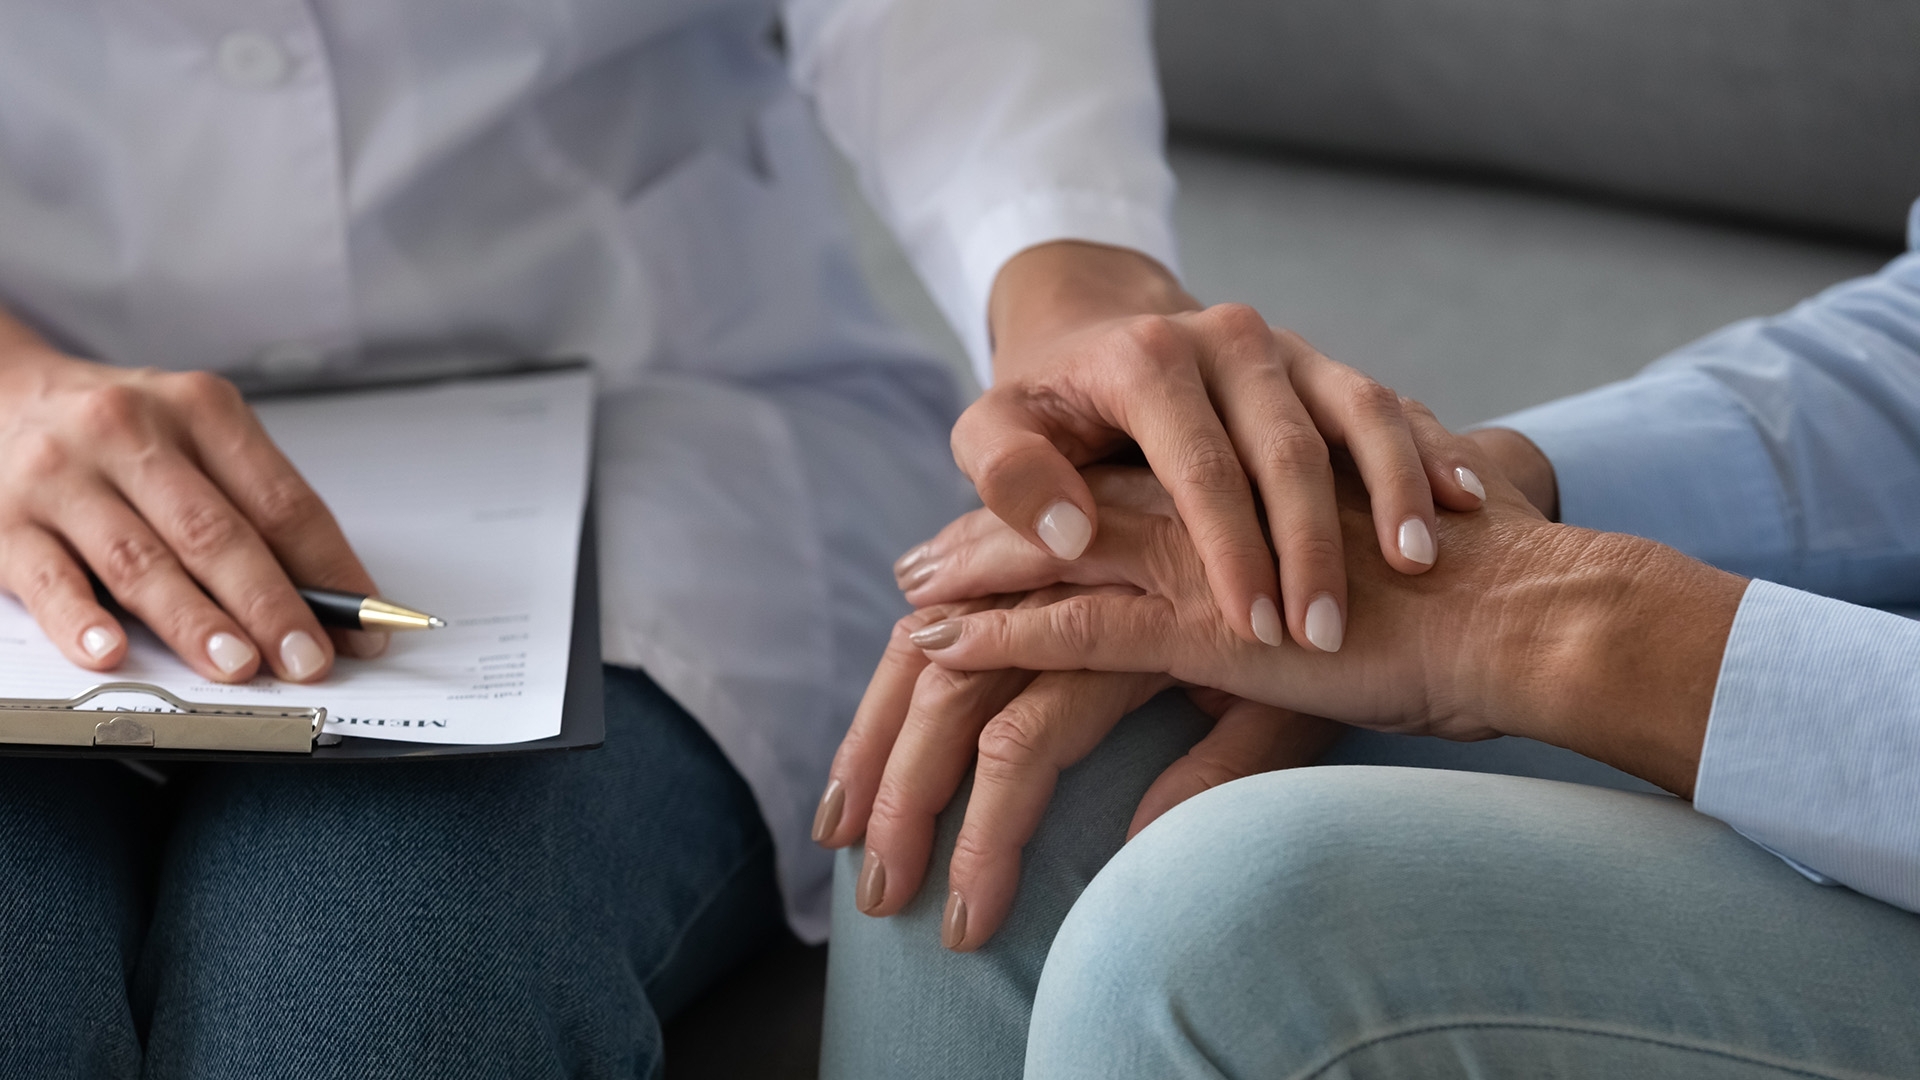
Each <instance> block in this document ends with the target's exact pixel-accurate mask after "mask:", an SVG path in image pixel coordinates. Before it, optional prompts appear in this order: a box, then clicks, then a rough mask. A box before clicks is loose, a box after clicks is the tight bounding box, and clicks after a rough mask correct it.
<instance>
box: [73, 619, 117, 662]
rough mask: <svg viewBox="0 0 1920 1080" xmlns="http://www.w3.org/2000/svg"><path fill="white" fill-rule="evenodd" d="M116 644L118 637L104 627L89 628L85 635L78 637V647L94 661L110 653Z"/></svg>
mask: <svg viewBox="0 0 1920 1080" xmlns="http://www.w3.org/2000/svg"><path fill="white" fill-rule="evenodd" d="M118 644H120V635H119V634H116V633H114V632H113V631H111V630H109V629H107V628H106V627H104V626H90V627H88V628H87V632H86V633H84V634H81V635H80V647H81V648H82V649H85V650H86V651H87V655H88V656H91V657H93V658H94V659H95V660H98V659H100V658H101V657H103V656H105V655H107V654H108V653H110V652H112V651H113V647H114V646H115V645H118Z"/></svg>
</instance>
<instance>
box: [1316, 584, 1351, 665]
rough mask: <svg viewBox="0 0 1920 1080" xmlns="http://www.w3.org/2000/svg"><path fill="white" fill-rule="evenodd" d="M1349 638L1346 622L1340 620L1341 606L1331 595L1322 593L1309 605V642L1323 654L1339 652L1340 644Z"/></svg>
mask: <svg viewBox="0 0 1920 1080" xmlns="http://www.w3.org/2000/svg"><path fill="white" fill-rule="evenodd" d="M1346 636H1347V627H1346V622H1345V620H1343V619H1341V618H1340V605H1339V604H1338V603H1336V602H1335V601H1334V599H1333V596H1332V595H1331V594H1329V593H1321V594H1320V595H1319V596H1316V597H1314V598H1313V603H1311V604H1308V605H1307V641H1309V642H1311V643H1312V645H1313V647H1314V648H1316V649H1319V650H1320V651H1321V652H1329V653H1332V652H1339V651H1340V642H1341V641H1343V640H1344V639H1345V638H1346Z"/></svg>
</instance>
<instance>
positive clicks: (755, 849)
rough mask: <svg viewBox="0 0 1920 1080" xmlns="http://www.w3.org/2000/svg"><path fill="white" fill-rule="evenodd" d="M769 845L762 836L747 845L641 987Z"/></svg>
mask: <svg viewBox="0 0 1920 1080" xmlns="http://www.w3.org/2000/svg"><path fill="white" fill-rule="evenodd" d="M770 847H772V842H771V841H769V840H768V839H767V838H766V837H764V836H763V837H761V838H759V839H758V840H755V841H754V842H753V846H752V847H749V848H748V849H747V850H746V852H745V854H743V855H741V856H740V858H739V859H738V860H736V861H735V862H734V864H733V865H732V866H731V867H729V868H728V869H727V872H726V873H724V874H722V875H720V883H719V884H717V885H715V886H714V887H713V889H712V891H710V892H708V893H707V895H706V898H705V899H703V900H701V901H700V903H699V904H698V905H697V906H696V907H695V908H694V909H693V911H692V912H691V913H690V914H689V915H688V916H687V918H686V919H685V921H683V922H682V923H681V924H680V929H679V930H678V931H677V932H676V933H675V934H674V935H673V943H672V944H671V945H670V946H668V948H667V950H666V952H664V953H662V954H661V957H662V958H661V960H660V962H659V963H658V964H655V965H654V966H653V970H652V971H649V972H647V974H646V977H644V978H642V979H641V980H640V985H641V986H642V987H647V986H652V985H653V980H655V979H657V978H659V977H660V973H661V972H663V971H665V970H667V968H668V966H669V965H671V964H672V963H673V962H674V961H675V960H676V959H678V958H679V956H680V946H681V945H683V944H685V943H686V940H687V934H688V933H689V932H690V931H691V930H692V929H693V928H694V927H696V926H698V925H700V918H701V916H703V915H705V914H706V913H707V909H709V908H711V907H713V905H714V903H715V901H717V900H719V899H720V896H721V894H722V893H724V892H726V891H727V885H728V884H729V883H731V882H732V881H733V879H734V878H736V877H739V876H740V872H741V871H742V870H745V869H746V868H747V867H748V866H749V865H750V864H752V862H753V860H754V859H755V858H756V857H758V856H759V855H761V854H763V853H765V852H766V851H767V850H768V849H769V848H770Z"/></svg>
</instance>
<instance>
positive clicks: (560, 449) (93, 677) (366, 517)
mask: <svg viewBox="0 0 1920 1080" xmlns="http://www.w3.org/2000/svg"><path fill="white" fill-rule="evenodd" d="M592 409H593V392H592V377H591V376H590V375H589V374H588V373H587V372H585V371H568V372H559V373H553V374H544V375H522V376H514V377H504V378H491V379H479V380H475V381H472V382H456V383H448V384H442V385H436V386H428V387H421V388H411V389H399V390H381V391H377V392H365V393H350V394H342V395H333V396H327V397H305V398H290V399H283V400H272V401H266V402H262V403H260V404H259V405H257V406H256V407H255V411H256V412H257V413H258V414H259V416H260V420H261V422H262V423H264V424H265V425H266V428H267V430H268V432H269V433H271V434H272V436H273V438H274V441H275V442H277V443H278V444H279V445H280V448H281V449H282V450H284V451H285V452H286V454H287V456H288V457H289V458H291V459H292V460H293V463H294V465H296V466H297V467H298V468H299V469H300V472H301V474H302V475H304V476H305V477H306V479H307V481H308V483H310V484H312V485H313V488H314V490H315V491H317V492H319V494H320V497H321V498H323V499H325V500H326V502H327V505H328V506H329V507H331V508H332V510H333V513H334V516H335V517H336V518H338V519H339V521H340V526H341V528H343V529H344V530H345V531H346V534H347V539H348V541H349V542H351V543H352V545H353V548H354V551H355V552H357V553H358V554H359V556H360V559H361V561H362V562H364V563H365V564H366V566H367V569H368V570H369V571H370V572H371V573H372V574H373V578H374V580H375V581H376V582H378V583H379V586H380V588H381V591H382V595H383V596H384V597H385V598H387V599H391V600H393V601H394V602H396V603H400V604H405V605H407V606H409V607H413V608H417V609H419V610H422V611H426V612H429V613H431V614H434V615H438V616H440V617H441V618H443V619H446V620H447V622H448V623H449V626H448V627H447V629H444V630H430V631H420V632H412V633H398V634H394V635H393V645H392V647H391V648H390V649H388V650H387V654H386V655H385V656H383V657H380V658H379V659H376V660H354V659H349V658H347V657H345V656H342V657H340V658H339V659H338V660H337V661H336V662H335V664H334V669H333V673H332V674H331V675H330V676H329V677H328V678H327V680H326V681H325V682H322V683H318V684H308V685H299V684H292V683H283V682H280V681H278V680H276V679H273V678H271V677H261V678H258V679H255V680H254V681H253V682H251V683H247V684H243V685H239V686H225V685H221V684H219V683H211V682H207V681H206V680H204V679H202V678H200V676H199V675H197V674H195V673H194V672H193V670H192V669H190V668H188V667H187V666H186V665H185V664H182V663H181V662H180V661H179V660H178V659H176V658H175V657H174V655H173V653H172V652H171V651H170V650H168V649H167V648H166V646H164V645H162V644H161V643H160V641H159V639H157V638H155V637H154V636H153V635H152V634H150V633H149V632H147V630H146V629H145V628H144V627H142V626H140V625H139V624H137V623H133V622H131V621H129V623H128V625H127V629H128V632H129V635H130V638H131V641H130V643H129V644H130V648H129V650H128V657H127V660H126V661H125V662H124V663H122V664H121V666H120V667H119V668H117V669H116V670H114V671H112V672H108V673H96V672H91V671H87V670H86V669H84V668H80V667H77V666H75V665H73V664H71V663H69V662H68V661H67V660H66V659H65V658H64V657H63V656H61V655H60V651H59V650H58V649H56V648H54V646H53V645H52V643H50V642H48V641H47V640H46V638H45V636H44V635H42V634H41V632H40V629H39V627H38V625H37V624H35V623H34V621H33V619H32V618H31V617H30V616H29V615H28V614H27V612H26V610H25V609H24V608H22V607H21V606H20V604H19V603H18V602H17V601H16V600H15V599H14V598H12V597H11V596H8V595H6V594H4V593H0V694H4V695H5V696H8V697H46V698H64V697H71V696H73V695H75V694H78V693H80V692H81V691H83V690H85V689H87V688H88V687H91V686H94V685H97V684H99V683H102V682H107V681H118V680H128V681H134V682H146V683H153V684H155V685H157V686H161V687H165V688H166V689H168V690H171V691H173V692H174V693H175V694H177V695H179V696H180V697H182V698H185V699H187V700H189V701H201V702H208V703H238V704H254V705H261V704H272V705H291V706H302V707H306V706H323V707H325V708H326V710H327V726H326V730H327V731H329V732H337V733H339V734H342V735H360V736H367V737H372V738H380V739H399V740H405V741H410V742H431V743H512V742H525V741H528V740H531V739H543V738H546V737H548V736H551V735H557V734H559V732H560V712H561V706H562V702H563V699H564V697H565V690H566V679H567V657H568V649H569V647H570V645H571V643H572V632H573V600H574V589H575V573H576V571H577V569H578V567H577V566H576V563H577V561H578V558H579V544H580V526H581V516H582V514H583V512H584V509H585V504H586V494H587V475H588V453H589V442H590V432H591V426H592ZM267 647H269V648H271V647H273V646H272V645H268V646H267ZM262 666H263V668H264V665H262ZM118 700H122V699H119V698H116V701H118Z"/></svg>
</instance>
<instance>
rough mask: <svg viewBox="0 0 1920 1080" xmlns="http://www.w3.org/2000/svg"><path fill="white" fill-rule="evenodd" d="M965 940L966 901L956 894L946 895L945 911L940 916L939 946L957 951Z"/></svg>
mask: <svg viewBox="0 0 1920 1080" xmlns="http://www.w3.org/2000/svg"><path fill="white" fill-rule="evenodd" d="M965 940H967V900H966V897H963V896H961V895H960V894H959V893H958V892H950V893H948V894H947V910H946V911H945V912H944V913H943V914H942V915H941V916H940V944H941V946H942V947H943V948H948V949H957V948H959V947H960V943H961V942H963V941H965Z"/></svg>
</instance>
